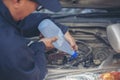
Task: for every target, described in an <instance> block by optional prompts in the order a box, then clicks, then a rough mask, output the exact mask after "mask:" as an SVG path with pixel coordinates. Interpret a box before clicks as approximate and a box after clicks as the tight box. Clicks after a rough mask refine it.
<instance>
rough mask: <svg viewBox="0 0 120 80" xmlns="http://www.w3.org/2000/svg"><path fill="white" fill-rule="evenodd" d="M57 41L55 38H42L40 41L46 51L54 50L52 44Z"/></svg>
mask: <svg viewBox="0 0 120 80" xmlns="http://www.w3.org/2000/svg"><path fill="white" fill-rule="evenodd" d="M57 39H58V38H57V37H52V38H43V39H41V40H40V41H43V42H44V44H45V46H46V49H52V48H54V46H53V44H52V43H53V42H55V41H56V40H57Z"/></svg>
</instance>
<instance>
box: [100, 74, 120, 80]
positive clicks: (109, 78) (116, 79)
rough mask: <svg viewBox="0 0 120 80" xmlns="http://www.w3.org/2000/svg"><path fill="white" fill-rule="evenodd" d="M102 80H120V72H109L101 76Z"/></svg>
mask: <svg viewBox="0 0 120 80" xmlns="http://www.w3.org/2000/svg"><path fill="white" fill-rule="evenodd" d="M100 78H101V79H102V80H120V72H107V73H103V74H101V76H100Z"/></svg>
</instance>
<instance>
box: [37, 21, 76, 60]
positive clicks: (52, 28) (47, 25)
mask: <svg viewBox="0 0 120 80" xmlns="http://www.w3.org/2000/svg"><path fill="white" fill-rule="evenodd" d="M38 29H39V31H40V32H41V33H42V35H43V36H44V37H46V38H50V37H55V36H57V37H58V40H57V41H55V42H53V45H54V47H55V48H57V49H58V50H60V51H63V52H66V53H68V54H70V55H71V56H72V57H73V58H74V57H76V56H77V53H76V52H75V51H74V50H73V49H72V48H71V46H70V44H69V43H68V42H67V41H66V39H65V38H64V34H63V33H62V31H61V29H60V28H59V27H58V26H57V25H56V24H54V23H53V22H52V21H51V20H50V19H44V20H43V21H42V22H41V23H40V24H39V26H38Z"/></svg>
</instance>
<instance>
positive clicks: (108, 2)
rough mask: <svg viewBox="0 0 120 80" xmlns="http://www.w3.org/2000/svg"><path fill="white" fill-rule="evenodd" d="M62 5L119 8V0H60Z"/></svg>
mask: <svg viewBox="0 0 120 80" xmlns="http://www.w3.org/2000/svg"><path fill="white" fill-rule="evenodd" d="M60 1H61V3H62V6H63V7H81V8H119V7H120V0H60Z"/></svg>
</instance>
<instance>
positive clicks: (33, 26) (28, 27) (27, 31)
mask: <svg viewBox="0 0 120 80" xmlns="http://www.w3.org/2000/svg"><path fill="white" fill-rule="evenodd" d="M43 19H51V20H52V21H53V22H54V23H55V24H56V25H58V27H59V28H60V29H61V30H62V32H63V33H64V34H65V32H66V31H67V29H68V27H66V26H64V25H61V24H59V23H56V22H55V21H54V20H53V19H52V18H51V17H49V16H48V15H47V14H41V13H33V14H31V15H29V16H28V17H27V18H25V19H24V20H23V21H21V25H20V26H21V33H22V35H23V36H25V37H34V36H39V35H40V32H39V30H38V25H39V23H40V22H41V21H42V20H43Z"/></svg>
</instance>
